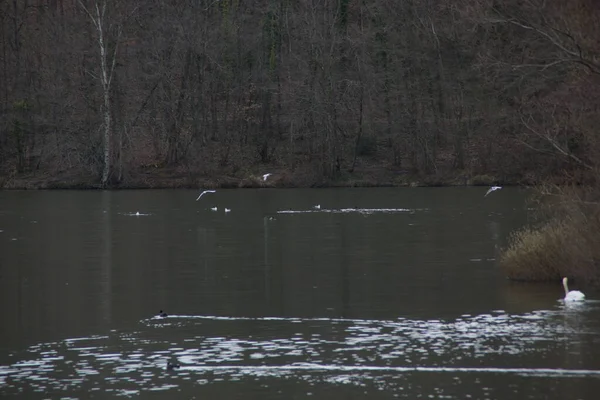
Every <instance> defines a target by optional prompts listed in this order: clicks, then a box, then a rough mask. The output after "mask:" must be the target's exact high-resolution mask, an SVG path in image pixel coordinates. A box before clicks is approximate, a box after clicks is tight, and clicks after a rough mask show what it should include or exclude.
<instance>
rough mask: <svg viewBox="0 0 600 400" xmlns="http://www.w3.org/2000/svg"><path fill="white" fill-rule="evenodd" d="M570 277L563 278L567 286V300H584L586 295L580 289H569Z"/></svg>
mask: <svg viewBox="0 0 600 400" xmlns="http://www.w3.org/2000/svg"><path fill="white" fill-rule="evenodd" d="M567 281H568V279H567V278H566V277H564V278H563V280H562V282H563V287H564V288H565V301H583V300H585V295H584V294H583V293H581V292H580V291H579V290H571V291H569V286H567Z"/></svg>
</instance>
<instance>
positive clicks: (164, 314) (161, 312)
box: [158, 310, 168, 318]
mask: <svg viewBox="0 0 600 400" xmlns="http://www.w3.org/2000/svg"><path fill="white" fill-rule="evenodd" d="M158 316H159V317H161V318H166V317H168V315H167V313H166V312H164V311H163V310H160V311H159V312H158Z"/></svg>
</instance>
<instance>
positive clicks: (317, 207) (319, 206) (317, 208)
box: [313, 204, 321, 210]
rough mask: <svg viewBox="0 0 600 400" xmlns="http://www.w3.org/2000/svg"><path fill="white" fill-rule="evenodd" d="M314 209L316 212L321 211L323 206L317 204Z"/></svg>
mask: <svg viewBox="0 0 600 400" xmlns="http://www.w3.org/2000/svg"><path fill="white" fill-rule="evenodd" d="M313 208H314V209H315V210H320V209H321V205H320V204H317V205H316V206H313Z"/></svg>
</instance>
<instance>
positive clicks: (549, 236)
mask: <svg viewBox="0 0 600 400" xmlns="http://www.w3.org/2000/svg"><path fill="white" fill-rule="evenodd" d="M546 195H548V193H546ZM552 196H554V197H552V202H551V204H549V205H548V208H547V209H548V210H551V212H552V217H551V218H550V219H549V222H545V223H544V224H541V225H539V226H536V227H527V228H524V229H522V230H520V231H518V232H515V233H514V234H513V235H512V236H511V237H510V240H509V247H508V249H506V250H505V251H504V252H503V254H502V256H501V258H500V266H501V267H502V268H503V270H504V271H505V272H506V274H507V276H508V277H509V278H510V279H514V280H523V281H558V280H559V279H560V277H561V276H569V277H573V278H575V279H578V280H580V281H582V282H586V283H588V284H591V285H599V284H600V203H598V202H596V201H590V199H591V197H594V193H593V191H587V192H586V193H583V191H582V190H581V189H577V190H574V189H572V188H570V189H568V190H566V189H561V192H560V194H553V195H552Z"/></svg>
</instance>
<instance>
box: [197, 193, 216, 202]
mask: <svg viewBox="0 0 600 400" xmlns="http://www.w3.org/2000/svg"><path fill="white" fill-rule="evenodd" d="M214 192H216V190H205V191H204V192H202V193H200V196H198V198H197V199H196V201H198V200H200V197H202V196H204V195H205V194H206V193H214Z"/></svg>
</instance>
